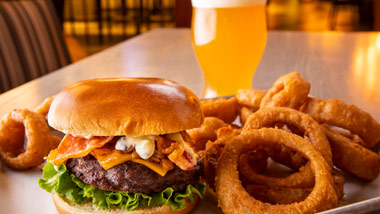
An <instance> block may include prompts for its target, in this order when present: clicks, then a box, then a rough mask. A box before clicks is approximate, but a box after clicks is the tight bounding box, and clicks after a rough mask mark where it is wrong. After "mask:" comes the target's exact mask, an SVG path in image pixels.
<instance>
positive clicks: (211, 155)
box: [203, 127, 241, 189]
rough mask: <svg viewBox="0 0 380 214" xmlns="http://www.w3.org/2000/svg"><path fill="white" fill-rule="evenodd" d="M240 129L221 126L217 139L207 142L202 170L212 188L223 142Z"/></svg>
mask: <svg viewBox="0 0 380 214" xmlns="http://www.w3.org/2000/svg"><path fill="white" fill-rule="evenodd" d="M240 131H241V130H240V129H232V128H230V127H223V128H220V129H219V130H218V131H217V136H218V139H217V140H216V141H214V142H211V141H209V142H207V144H206V149H205V151H204V157H203V158H204V159H203V171H204V176H205V178H206V180H207V184H208V185H209V186H210V187H211V188H212V189H214V187H215V173H216V165H217V164H218V158H219V156H220V154H221V153H222V151H223V148H224V144H225V142H226V141H228V140H230V139H231V138H233V137H234V136H236V135H239V134H240Z"/></svg>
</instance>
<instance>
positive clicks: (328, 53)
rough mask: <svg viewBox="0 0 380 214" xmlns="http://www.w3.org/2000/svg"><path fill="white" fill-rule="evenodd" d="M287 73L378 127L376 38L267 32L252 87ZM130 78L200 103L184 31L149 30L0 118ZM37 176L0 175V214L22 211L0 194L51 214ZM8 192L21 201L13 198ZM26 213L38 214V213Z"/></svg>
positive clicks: (12, 96)
mask: <svg viewBox="0 0 380 214" xmlns="http://www.w3.org/2000/svg"><path fill="white" fill-rule="evenodd" d="M291 71H298V72H299V73H301V75H302V76H303V77H304V78H305V79H307V80H308V81H310V82H311V87H312V89H311V94H312V95H314V96H317V97H322V98H332V97H337V98H341V99H344V100H345V101H346V102H347V103H353V104H355V105H357V106H359V107H360V108H362V109H364V110H366V111H368V112H370V113H371V114H372V115H373V116H374V117H375V118H376V119H377V120H380V87H379V86H380V33H302V32H269V34H268V44H267V48H266V51H265V54H264V56H263V59H262V61H261V64H260V66H259V67H258V69H257V72H256V74H255V76H254V79H253V87H254V88H259V89H268V88H270V87H271V85H272V83H273V81H274V80H275V79H276V78H277V77H278V76H280V75H282V74H286V73H289V72H291ZM137 76H144V77H162V78H168V79H172V80H175V81H177V82H179V83H181V84H183V85H185V86H186V87H188V88H189V89H191V90H192V91H194V92H195V93H196V94H197V95H200V94H201V92H202V87H203V77H202V73H201V70H200V69H199V67H198V64H197V62H196V59H195V56H194V54H193V51H192V46H191V33H190V30H188V29H162V30H154V31H151V32H148V33H146V34H143V35H141V36H138V37H135V38H133V39H131V40H128V41H126V42H123V43H120V44H118V45H116V46H114V47H112V48H110V49H107V50H105V51H103V52H100V53H98V54H95V55H93V56H90V57H88V58H86V59H84V60H82V61H79V62H78V63H75V64H72V65H69V66H66V67H64V68H62V69H60V70H58V71H56V72H53V73H51V74H49V75H46V76H44V77H41V78H39V79H36V80H34V81H31V82H29V83H27V84H24V85H22V86H20V87H18V88H15V89H13V90H11V91H9V92H7V93H4V94H2V95H0V115H4V114H6V113H7V112H9V111H11V110H12V109H14V108H30V109H32V108H34V107H35V106H37V105H38V104H39V103H40V102H41V101H42V100H43V99H44V98H45V97H47V96H50V95H53V94H55V93H57V92H58V91H59V90H61V89H62V88H63V87H65V86H66V85H68V84H70V83H73V82H76V81H79V80H84V79H91V78H102V77H137ZM39 173H40V172H39V171H38V170H37V172H36V170H31V171H27V172H14V171H10V170H6V172H5V173H0V195H2V200H0V201H2V202H0V213H20V212H21V211H22V210H23V206H25V205H20V206H16V205H14V204H15V203H16V202H12V200H11V199H9V200H8V199H6V200H3V195H4V194H6V195H8V196H9V197H19V198H20V200H19V202H17V203H21V202H22V201H27V200H28V199H30V198H33V197H40V200H34V201H33V204H32V205H33V206H34V207H35V208H38V207H44V210H45V208H46V206H49V207H48V208H46V210H50V211H51V210H54V207H52V205H47V200H49V199H48V198H49V197H50V196H48V194H47V193H46V194H45V192H43V191H42V190H40V189H39V188H38V186H37V184H36V182H35V181H36V179H37V178H38V177H40V175H39ZM25 177H28V178H27V179H29V180H28V181H26V180H25V179H26V178H25ZM31 179H34V180H31ZM20 183H21V184H20ZM14 186H17V187H14ZM13 188H16V189H13ZM379 188H380V183H379V182H376V183H372V184H369V185H366V186H364V187H361V186H359V187H357V188H354V189H353V190H352V191H350V192H349V193H348V194H347V195H348V196H347V197H348V198H346V199H347V201H360V200H363V198H362V197H361V196H360V194H359V193H362V192H366V194H367V193H368V194H370V195H368V197H374V196H376V195H380V190H379V191H378V192H377V190H376V189H379ZM4 191H5V192H4ZM16 191H18V192H23V191H24V192H25V194H22V195H21V196H20V194H18V193H17V192H16ZM48 202H49V203H50V201H48ZM24 211H25V210H24ZM29 211H33V212H34V213H41V212H38V211H39V210H38V209H37V210H33V209H29ZM33 212H30V213H33ZM46 213H49V212H47V211H46Z"/></svg>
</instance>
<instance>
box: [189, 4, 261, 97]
mask: <svg viewBox="0 0 380 214" xmlns="http://www.w3.org/2000/svg"><path fill="white" fill-rule="evenodd" d="M265 4H266V0H192V5H193V17H192V41H193V48H194V51H195V55H196V56H197V59H198V62H199V64H200V66H201V69H202V71H203V74H204V77H205V87H204V91H203V97H204V98H209V97H215V96H222V95H231V94H234V93H236V90H237V89H240V88H251V87H252V86H251V83H252V77H253V75H254V73H255V70H256V68H257V66H258V64H259V62H260V59H261V56H262V54H263V52H264V49H265V44H266V39H267V28H266V16H265V14H266V13H265Z"/></svg>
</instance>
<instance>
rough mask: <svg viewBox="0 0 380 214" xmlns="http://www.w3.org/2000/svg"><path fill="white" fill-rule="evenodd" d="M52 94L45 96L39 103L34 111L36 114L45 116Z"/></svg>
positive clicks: (51, 100) (52, 98)
mask: <svg viewBox="0 0 380 214" xmlns="http://www.w3.org/2000/svg"><path fill="white" fill-rule="evenodd" d="M53 100H54V96H51V97H48V98H46V99H45V100H44V101H43V102H42V103H41V104H40V105H38V106H37V107H36V108H35V109H34V111H35V112H37V113H38V114H40V115H42V116H44V117H46V115H47V114H48V113H49V108H50V105H51V102H53Z"/></svg>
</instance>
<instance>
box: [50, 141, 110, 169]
mask: <svg viewBox="0 0 380 214" xmlns="http://www.w3.org/2000/svg"><path fill="white" fill-rule="evenodd" d="M112 138H113V137H92V138H90V139H85V138H81V137H74V136H72V135H70V134H67V135H66V136H65V137H64V138H63V139H62V141H61V143H60V144H59V146H58V148H57V149H55V150H52V151H51V152H50V154H49V156H48V157H46V160H48V161H49V162H50V163H52V164H54V165H56V166H58V165H61V164H63V163H65V162H66V161H67V159H69V158H79V157H84V156H86V155H88V154H89V153H90V151H91V150H93V149H96V148H100V147H102V146H104V145H105V144H106V143H108V142H110V141H111V140H112Z"/></svg>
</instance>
